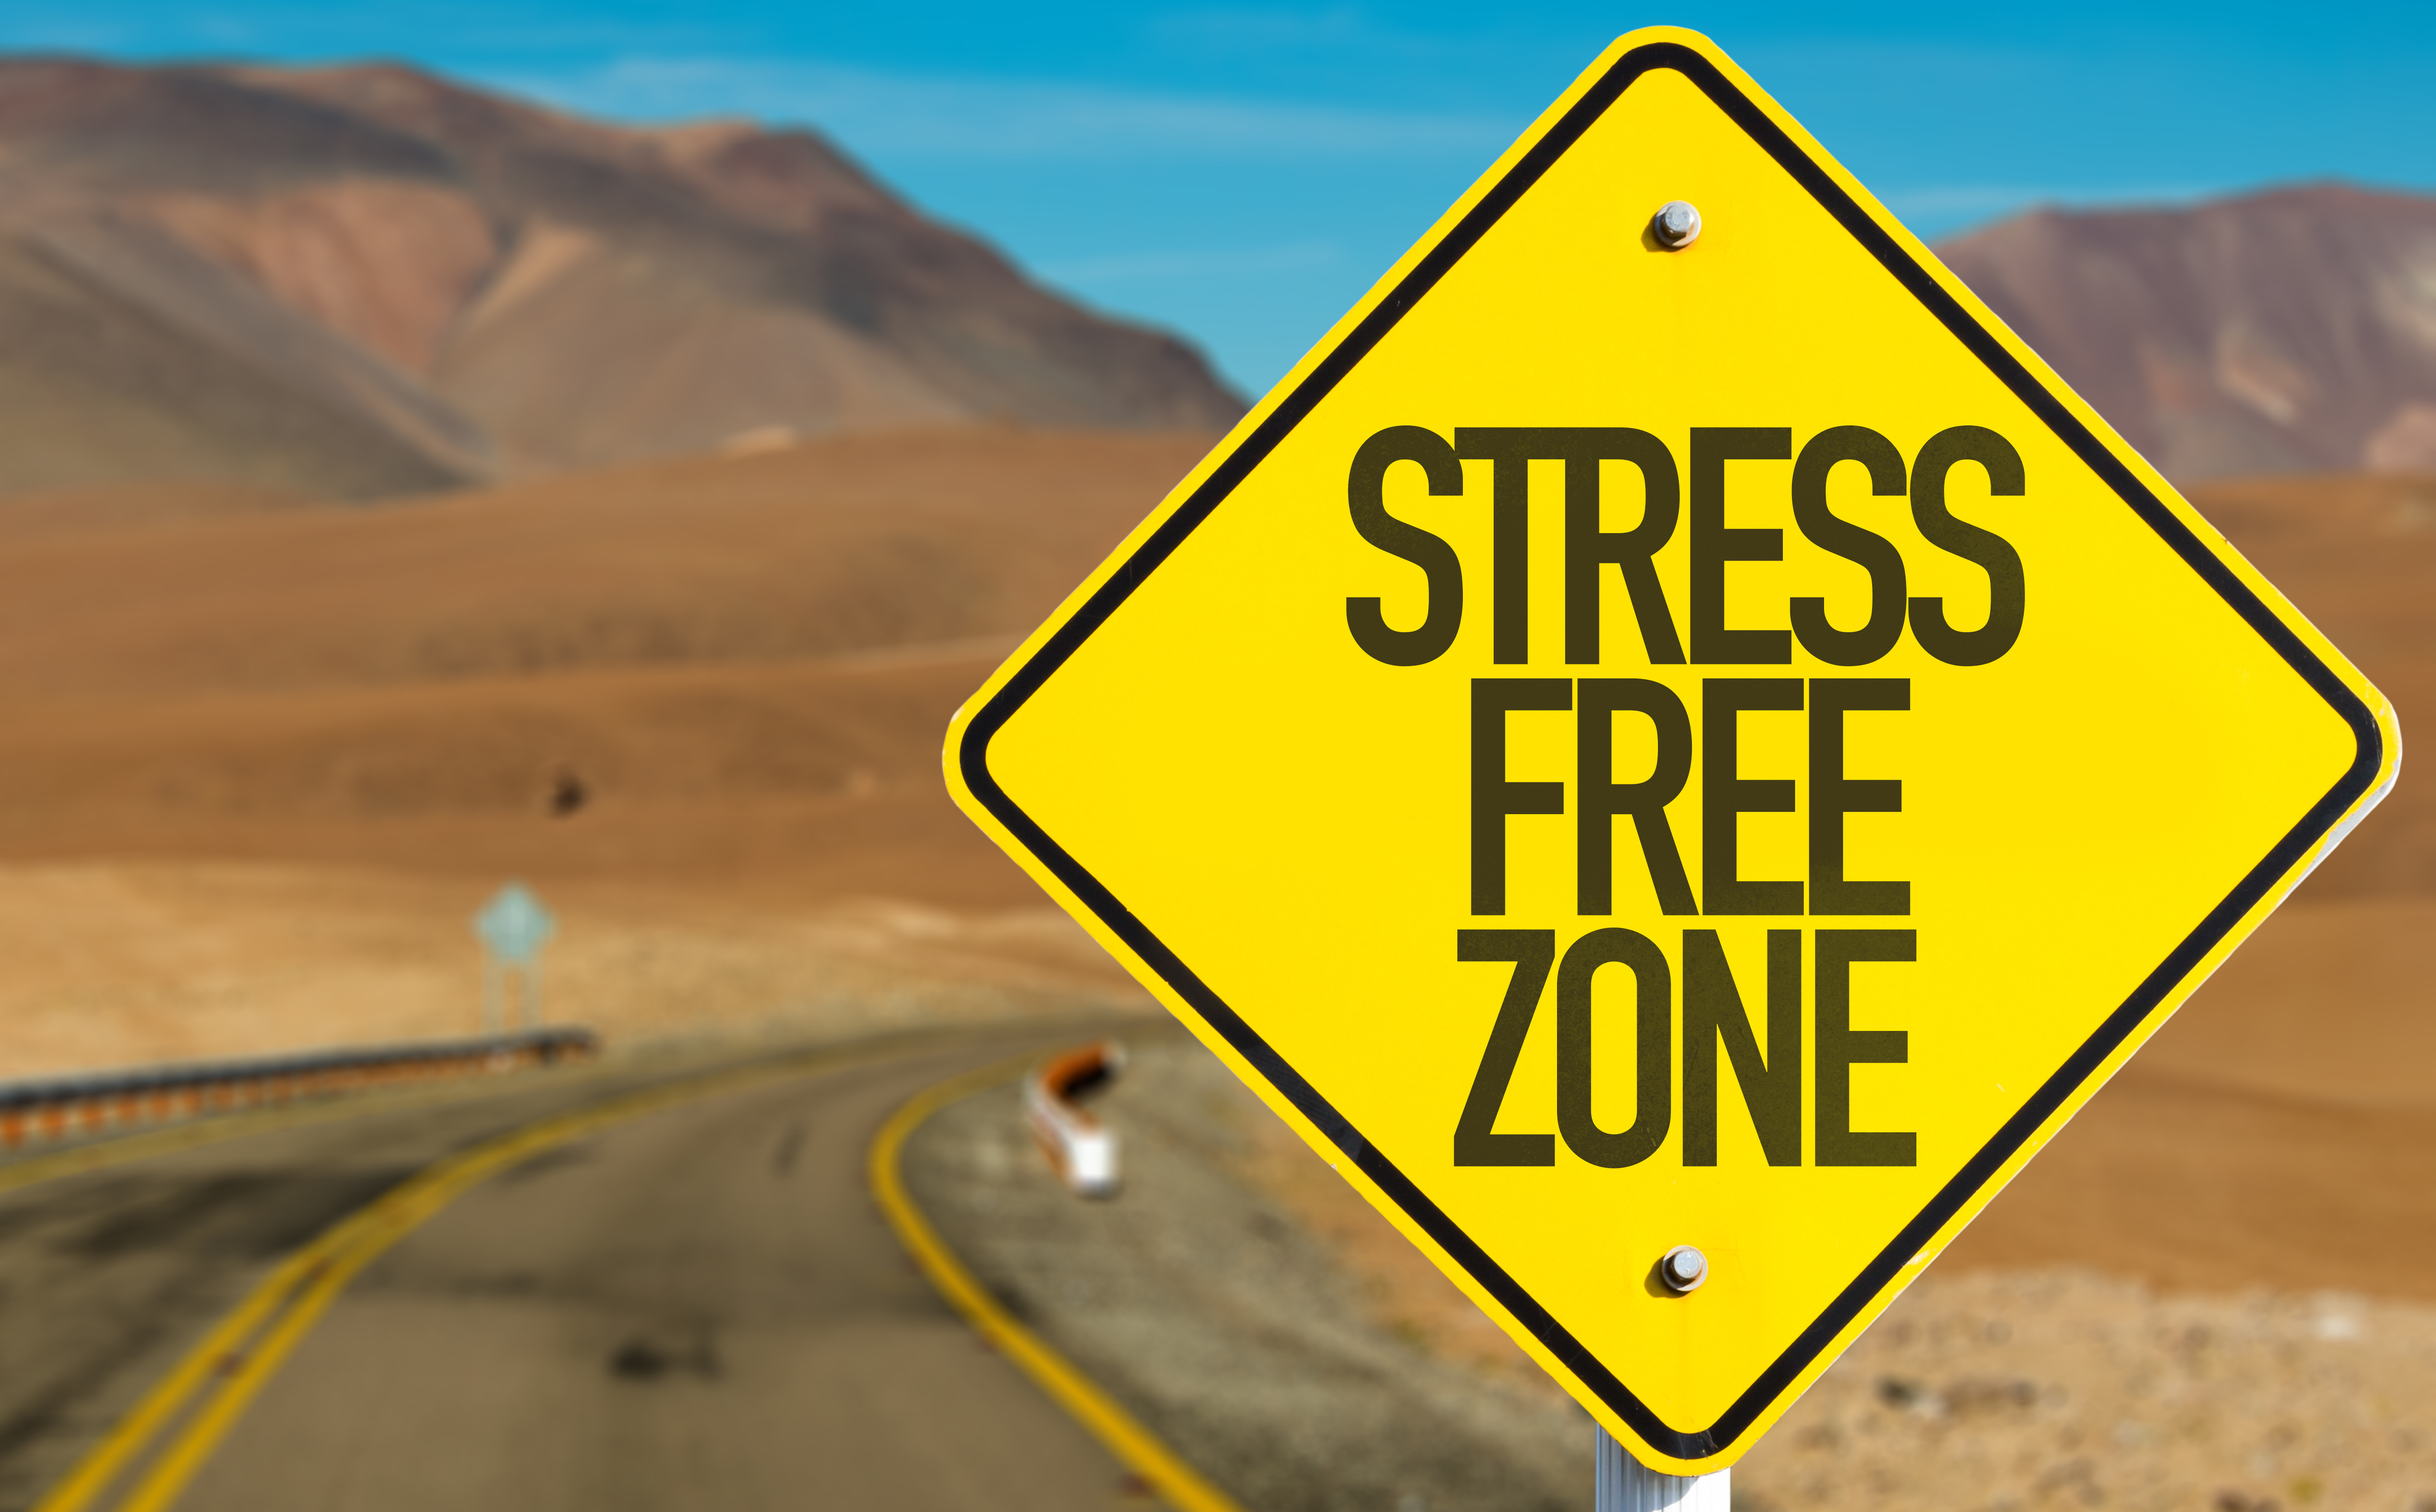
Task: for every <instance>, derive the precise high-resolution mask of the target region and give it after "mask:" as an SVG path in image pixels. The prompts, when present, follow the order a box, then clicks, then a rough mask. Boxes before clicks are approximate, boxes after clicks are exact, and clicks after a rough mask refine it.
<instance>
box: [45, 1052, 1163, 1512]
mask: <svg viewBox="0 0 2436 1512" xmlns="http://www.w3.org/2000/svg"><path fill="white" fill-rule="evenodd" d="M1077 1037H1079V1035H1078V1034H1077V1033H1076V1032H1074V1031H1067V1032H1065V1033H1063V1034H1044V1032H1043V1031H1041V1030H1039V1029H1037V1028H1035V1029H1031V1030H1027V1031H1006V1030H998V1031H978V1032H973V1033H970V1034H959V1035H956V1036H954V1037H952V1038H931V1039H928V1040H920V1041H906V1042H902V1043H899V1044H896V1045H893V1046H887V1047H880V1048H879V1050H878V1051H877V1052H876V1053H867V1054H866V1055H865V1056H864V1057H863V1058H860V1059H853V1060H847V1061H844V1062H841V1063H834V1064H827V1065H825V1066H821V1067H815V1068H813V1069H808V1070H806V1071H805V1072H803V1073H802V1074H798V1075H791V1076H789V1077H786V1078H784V1079H781V1080H776V1081H772V1082H764V1083H760V1084H758V1085H755V1086H748V1087H744V1088H742V1089H739V1090H732V1091H727V1092H722V1093H720V1094H717V1095H713V1096H709V1097H705V1098H703V1099H700V1100H696V1101H692V1102H687V1103H684V1104H678V1105H676V1106H674V1107H670V1108H667V1109H664V1110H661V1111H658V1112H654V1113H652V1114H649V1115H647V1116H644V1117H641V1118H638V1119H635V1120H632V1121H626V1122H623V1123H620V1124H617V1125H614V1126H612V1127H610V1128H608V1129H606V1130H604V1131H601V1132H599V1133H596V1134H594V1135H591V1136H590V1137H588V1138H583V1139H582V1140H580V1141H579V1142H576V1143H573V1144H568V1145H563V1146H561V1147H559V1148H557V1149H555V1150H552V1151H549V1152H548V1153H545V1154H543V1155H541V1156H537V1157H535V1158H533V1159H531V1161H529V1162H527V1163H526V1164H524V1165H523V1166H521V1167H518V1168H515V1169H513V1170H511V1171H509V1172H507V1173H503V1174H500V1175H498V1176H496V1177H493V1178H492V1179H491V1180H489V1181H487V1182H486V1183H484V1184H482V1185H480V1186H479V1187H476V1188H475V1189H474V1190H471V1191H470V1192H468V1193H466V1194H465V1195H463V1196H462V1197H461V1198H459V1199H458V1200H457V1201H456V1202H455V1203H454V1204H453V1205H451V1206H450V1207H448V1208H445V1209H444V1210H443V1211H442V1212H440V1214H439V1215H438V1216H437V1217H435V1218H433V1219H432V1220H431V1221H430V1222H429V1223H427V1224H426V1225H424V1226H422V1227H420V1228H418V1229H416V1230H415V1231H413V1232H412V1233H411V1234H409V1236H408V1237H407V1238H406V1239H405V1240H404V1241H403V1242H402V1243H398V1244H397V1245H396V1246H395V1247H394V1248H392V1249H391V1250H389V1251H388V1252H387V1253H386V1254H384V1255H383V1256H382V1257H381V1258H380V1259H379V1260H375V1261H374V1262H373V1264H372V1265H371V1266H370V1267H369V1268H368V1269H366V1270H365V1271H364V1272H363V1273H362V1274H361V1275H359V1276H357V1277H356V1278H355V1280H354V1282H353V1284H352V1285H351V1286H349V1287H348V1289H347V1290H346V1291H345V1292H343V1293H342V1294H340V1295H339V1298H338V1300H337V1301H336V1303H335V1304H334V1305H332V1306H331V1308H330V1310H329V1311H328V1312H326V1313H325V1314H323V1315H322V1317H321V1319H320V1322H319V1324H318V1326H317V1327H316V1328H314V1330H312V1331H311V1332H310V1333H308V1334H306V1335H305V1338H304V1341H303V1343H302V1344H301V1346H299V1347H297V1349H296V1350H295V1352H294V1353H293V1354H292V1355H291V1356H289V1357H288V1358H287V1360H286V1362H285V1364H284V1365H283V1366H282V1367H281V1368H280V1369H279V1370H277V1372H276V1373H275V1374H273V1375H271V1376H270V1379H269V1382H268V1384H267V1385H266V1386H265V1387H264V1389H263V1390H262V1391H261V1393H260V1395H259V1396H258V1397H256V1398H255V1399H253V1400H252V1403H251V1405H250V1407H249V1408H248V1409H247V1410H246V1411H245V1413H244V1414H243V1416H240V1417H239V1418H238V1419H237V1420H236V1422H235V1427H234V1428H233V1429H232V1430H231V1431H229V1432H228V1433H227V1434H224V1435H222V1436H220V1437H219V1438H218V1439H217V1442H216V1444H215V1445H214V1447H213V1450H212V1452H211V1454H210V1456H209V1458H208V1459H207V1460H206V1461H205V1462H204V1463H203V1464H202V1467H201V1469H200V1471H199V1473H197V1474H196V1476H195V1477H194V1479H193V1480H192V1481H191V1482H190V1483H188V1485H187V1486H186V1488H185V1490H184V1493H183V1496H181V1497H180V1498H179V1499H178V1501H177V1503H176V1504H177V1506H178V1507H179V1508H180V1512H218V1509H232V1512H234V1509H237V1508H243V1509H246V1512H284V1509H289V1508H293V1509H296V1512H307V1509H310V1512H333V1509H340V1508H343V1509H349V1512H355V1509H362V1512H378V1509H382V1508H388V1507H397V1508H409V1507H411V1508H414V1509H417V1512H426V1509H428V1508H431V1507H434V1506H446V1507H450V1508H452V1509H460V1512H481V1509H485V1508H492V1507H496V1508H500V1509H502V1512H504V1509H506V1508H510V1507H513V1508H516V1509H518V1512H548V1509H551V1508H560V1507H564V1508H568V1509H576V1508H582V1509H585V1512H616V1509H619V1508H627V1507H632V1508H636V1509H642V1508H650V1509H653V1512H661V1509H682V1508H693V1507H702V1508H722V1509H725V1508H737V1509H749V1508H758V1507H764V1506H768V1507H781V1506H783V1507H789V1508H794V1507H806V1506H817V1507H874V1508H879V1507H886V1508H904V1509H909V1512H922V1509H930V1508H938V1509H943V1512H944V1509H961V1508H967V1507H969V1508H975V1509H979V1508H983V1507H988V1508H992V1509H1013V1512H1023V1509H1028V1508H1033V1507H1040V1508H1049V1507H1060V1508H1076V1507H1080V1508H1114V1507H1123V1506H1134V1507H1142V1506H1146V1505H1148V1504H1149V1503H1148V1500H1147V1496H1146V1493H1144V1492H1143V1491H1142V1490H1140V1487H1139V1483H1137V1482H1135V1481H1134V1480H1133V1479H1132V1478H1131V1477H1129V1476H1128V1475H1127V1474H1126V1473H1125V1472H1124V1470H1123V1469H1122V1466H1120V1465H1119V1464H1118V1463H1117V1462H1116V1461H1115V1460H1114V1459H1113V1458H1111V1457H1110V1456H1109V1455H1108V1454H1107V1453H1106V1452H1105V1451H1104V1450H1102V1449H1101V1448H1100V1447H1099V1445H1098V1444H1097V1443H1096V1442H1095V1441H1094V1440H1092V1439H1091V1438H1090V1437H1088V1435H1087V1434H1085V1433H1084V1432H1083V1431H1082V1430H1081V1429H1080V1428H1079V1427H1077V1426H1076V1425H1075V1424H1074V1423H1073V1422H1072V1421H1071V1420H1070V1419H1069V1418H1068V1417H1067V1416H1064V1414H1063V1413H1062V1412H1061V1411H1060V1410H1059V1409H1058V1408H1057V1407H1056V1406H1055V1405H1054V1404H1053V1403H1052V1402H1051V1401H1050V1400H1049V1399H1047V1398H1046V1397H1044V1396H1043V1395H1042V1394H1041V1393H1040V1392H1039V1391H1038V1389H1037V1388H1035V1386H1034V1385H1033V1384H1032V1383H1031V1382H1029V1381H1028V1380H1027V1379H1026V1378H1025V1377H1023V1376H1022V1375H1021V1374H1020V1373H1018V1371H1017V1370H1016V1368H1015V1367H1014V1366H1013V1365H1011V1364H1007V1363H1006V1362H1005V1361H1003V1360H1001V1358H999V1357H998V1356H996V1355H994V1354H992V1353H991V1352H989V1351H988V1350H987V1349H986V1348H984V1347H983V1346H982V1345H981V1344H980V1342H979V1341H978V1339H977V1338H976V1336H975V1335H974V1334H973V1333H972V1332H971V1331H970V1330H967V1329H966V1326H965V1325H964V1324H963V1322H962V1321H961V1320H959V1319H958V1318H957V1317H956V1316H955V1315H954V1314H953V1313H952V1312H949V1311H948V1308H947V1307H946V1306H945V1304H943V1303H942V1302H940V1301H939V1300H938V1299H937V1297H936V1296H935V1295H934V1294H933V1293H932V1292H931V1288H930V1287H929V1285H928V1284H927V1283H926V1282H925V1281H924V1280H923V1279H922V1277H920V1275H919V1274H918V1273H917V1272H916V1271H915V1270H914V1268H913V1266H912V1264H911V1262H910V1261H909V1260H907V1258H906V1257H905V1255H904V1254H903V1252H902V1250H901V1249H900V1248H899V1247H898V1245H897V1243H896V1240H895V1238H894V1237H893V1236H892V1235H891V1234H890V1232H889V1231H888V1229H887V1228H886V1226H885V1225H884V1223H883V1222H882V1220H881V1219H880V1217H879V1213H878V1211H877V1210H876V1208H874V1207H873V1205H872V1202H871V1199H870V1197H869V1195H868V1193H867V1191H866V1190H865V1185H864V1173H863V1160H864V1155H865V1151H866V1147H867V1146H868V1145H869V1143H870V1140H871V1138H872V1136H873V1134H874V1133H875V1132H876V1130H877V1129H878V1127H879V1123H880V1121H882V1120H883V1119H884V1118H885V1117H886V1116H887V1115H888V1113H889V1112H891V1111H892V1110H893V1109H894V1108H896V1105H897V1104H900V1103H901V1102H903V1101H904V1100H905V1099H906V1098H907V1097H909V1096H911V1095H912V1094H913V1093H914V1092H915V1091H917V1090H919V1089H920V1088H922V1087H924V1086H929V1085H931V1084H932V1083H935V1082H937V1081H940V1080H943V1079H945V1078H947V1077H948V1076H950V1075H953V1074H956V1073H957V1072H960V1071H962V1070H965V1069H970V1068H972V1067H975V1066H979V1065H983V1064H986V1063H988V1062H990V1061H992V1060H995V1059H999V1058H1001V1057H1003V1056H1006V1055H1008V1054H1010V1053H1013V1052H1016V1051H1020V1050H1024V1049H1028V1048H1032V1047H1035V1046H1038V1045H1042V1044H1045V1043H1056V1042H1061V1041H1067V1042H1070V1041H1071V1040H1072V1039H1074V1038H1077ZM669 1074H670V1069H668V1068H657V1069H653V1068H623V1069H613V1070H609V1071H595V1072H590V1073H581V1074H573V1075H567V1074H559V1073H542V1074H536V1075H534V1076H531V1077H530V1078H527V1079H525V1085H521V1086H513V1087H510V1088H507V1089H503V1090H500V1091H496V1092H490V1093H487V1094H486V1095H481V1096H460V1097H455V1098H451V1099H446V1100H442V1101H426V1102H422V1103H419V1104H411V1105H392V1106H386V1107H380V1108H375V1109H372V1110H369V1111H366V1112H363V1113H361V1114H359V1115H357V1116H354V1117H349V1118H345V1119H342V1120H337V1121H325V1122H322V1123H318V1124H315V1125H311V1126H307V1127H300V1128H289V1129H285V1130H279V1131H274V1132H270V1133H264V1134H257V1135H252V1136H249V1137H247V1138H240V1139H233V1140H229V1141H226V1142H222V1143H217V1144H213V1145H209V1146H205V1147H202V1148H197V1149H190V1150H185V1151H182V1152H178V1153H175V1154H172V1155H167V1156H158V1157H155V1158H151V1159H148V1160H144V1161H140V1162H135V1163H131V1164H127V1165H122V1166H118V1167H115V1168H113V1169H109V1170H103V1171H96V1172H92V1173H85V1174H81V1175H76V1176H69V1177H62V1178H59V1179H56V1180H52V1181H47V1182H43V1183H42V1184H39V1185H35V1186H31V1187H27V1188H25V1189H22V1190H16V1191H10V1192H6V1193H0V1360H5V1361H6V1362H7V1368H6V1369H5V1370H0V1507H8V1508H15V1507H30V1506H31V1505H33V1504H34V1503H36V1502H37V1501H38V1500H39V1499H40V1498H41V1496H42V1495H43V1492H44V1490H45V1489H47V1488H48V1487H49V1486H51V1485H53V1484H54V1483H55V1482H57V1481H58V1479H59V1478H60V1476H61V1475H62V1474H63V1473H64V1472H65V1471H66V1470H67V1469H69V1468H70V1467H71V1466H73V1465H74V1464H75V1463H76V1461H77V1460H78V1458H79V1457H80V1456H81V1455H83V1454H84V1453H85V1452H86V1451H88V1450H89V1449H90V1448H91V1446H92V1445H94V1444H96V1443H97V1442H100V1441H101V1440H102V1438H103V1436H104V1435H105V1434H108V1433H109V1432H110V1431H111V1429H112V1428H113V1426H114V1425H115V1424H116V1423H118V1422H119V1421H120V1420H121V1419H122V1418H123V1417H124V1416H126V1414H127V1413H128V1411H129V1410H130V1407H131V1406H132V1405H133V1404H134V1403H135V1402H136V1401H137V1400H138V1399H140V1398H141V1396H142V1394H143V1393H144V1391H145V1390H146V1388H147V1387H148V1386H149V1385H150V1384H151V1383H152V1382H154V1381H156V1380H158V1379H160V1378H162V1376H163V1375H164V1374H165V1372H167V1371H168V1370H170V1369H171V1368H172V1367H173V1366H174V1365H175V1364H176V1363H177V1362H178V1361H179V1360H180V1359H181V1358H183V1356H184V1355H185V1354H186V1353H187V1352H188V1351H190V1350H191V1349H192V1348H193V1347H194V1346H195V1344H196V1342H197V1341H198V1339H200V1336H201V1335H202V1334H203V1332H204V1331H205V1330H207V1329H208V1328H209V1327H210V1326H211V1325H212V1324H213V1323H214V1322H215V1321H216V1320H217V1318H218V1317H219V1316H221V1315H222V1314H223V1313H225V1312H227V1311H228V1309H229V1308H230V1307H231V1306H233V1305H234V1304H235V1303H236V1302H237V1301H238V1300H239V1299H240V1298H242V1297H243V1296H244V1295H246V1294H247V1292H248V1291H249V1290H250V1289H252V1287H253V1286H254V1285H255V1284H256V1283H257V1282H259V1281H260V1280H261V1278H262V1277H264V1276H265V1275H267V1274H269V1272H270V1267H271V1266H272V1265H274V1264H275V1263H276V1262H277V1261H278V1260H280V1259H281V1258H282V1257H283V1256H285V1255H287V1254H289V1253H291V1252H293V1251H294V1250H295V1249H296V1248H297V1247H298V1246H299V1245H301V1244H303V1243H305V1242H306V1241H307V1240H309V1239H310V1238H311V1237H312V1236H313V1235H315V1234H316V1233H318V1232H320V1231H321V1230H322V1228H324V1227H325V1226H327V1225H329V1224H330V1223H332V1222H333V1221H335V1220H337V1219H338V1218H339V1217H341V1216H343V1215H344V1214H346V1213H347V1212H349V1211H352V1210H354V1209H356V1208H359V1207H360V1206H362V1205H363V1204H364V1203H366V1202H368V1201H370V1200H371V1199H372V1198H373V1197H374V1196H376V1195H378V1194H379V1193H380V1192H382V1191H384V1190H388V1189H389V1188H391V1187H392V1186H393V1185H395V1184H396V1183H397V1182H398V1181H400V1180H402V1179H403V1178H405V1177H407V1176H408V1175H409V1174H411V1173H414V1172H416V1171H419V1170H421V1169H423V1168H425V1167H426V1166H428V1165H429V1164H431V1163H432V1162H433V1161H435V1160H437V1159H440V1158H442V1157H444V1156H447V1155H449V1154H451V1153H452V1152H455V1151H458V1150H461V1149H463V1148H465V1147H467V1146H468V1145H471V1144H474V1143H477V1142H479V1141H480V1140H482V1139H484V1138H491V1137H494V1136H496V1135H497V1134H499V1133H501V1132H503V1131H505V1130H508V1129H511V1128H513V1127H516V1126H518V1125H519V1124H523V1123H529V1122H531V1121H534V1120H537V1119H540V1118H544V1117H548V1116H550V1115H552V1114H555V1113H559V1112H563V1111H566V1110H567V1109H570V1108H573V1107H577V1106H580V1105H583V1104H585V1103H587V1102H597V1101H599V1100H600V1099H601V1098H603V1097H605V1096H608V1095H611V1094H614V1093H616V1092H619V1091H624V1090H630V1089H632V1088H634V1087H635V1086H639V1085H644V1084H647V1083H649V1082H651V1081H653V1080H655V1079H658V1080H665V1079H666V1078H667V1077H668V1075H669ZM108 1504H110V1503H108V1501H107V1499H105V1501H104V1502H102V1503H96V1505H108Z"/></svg>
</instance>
